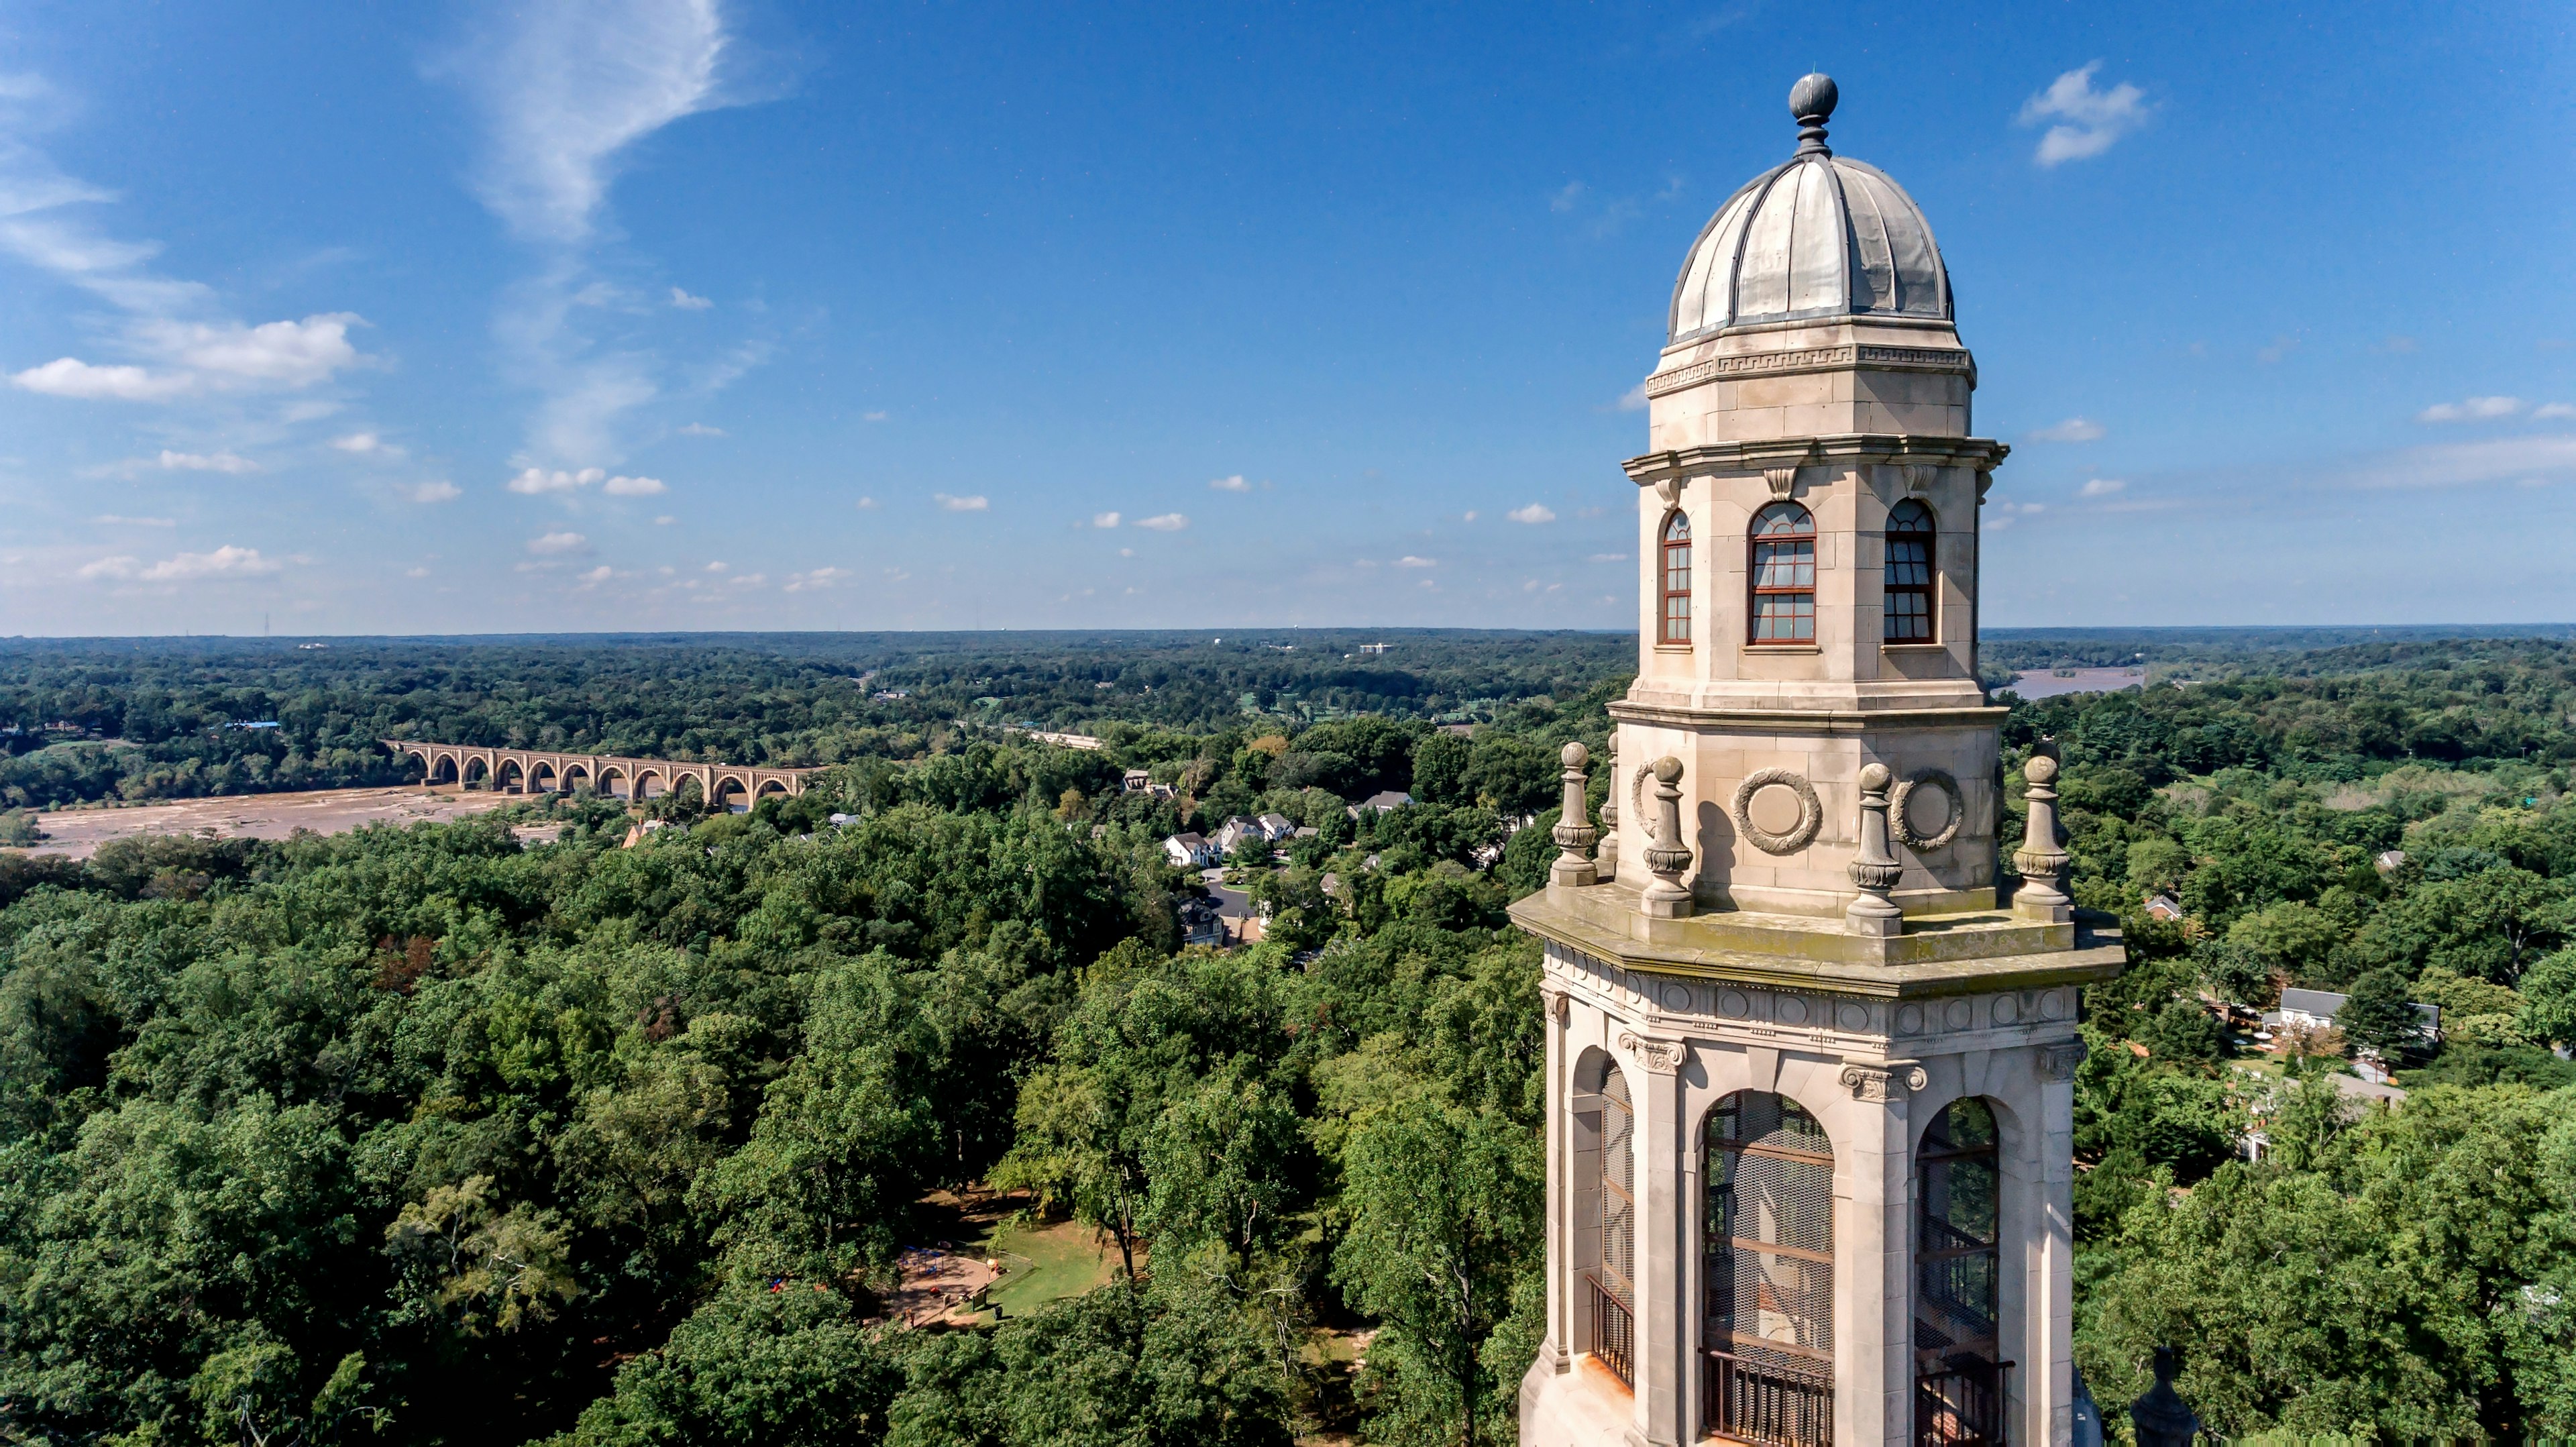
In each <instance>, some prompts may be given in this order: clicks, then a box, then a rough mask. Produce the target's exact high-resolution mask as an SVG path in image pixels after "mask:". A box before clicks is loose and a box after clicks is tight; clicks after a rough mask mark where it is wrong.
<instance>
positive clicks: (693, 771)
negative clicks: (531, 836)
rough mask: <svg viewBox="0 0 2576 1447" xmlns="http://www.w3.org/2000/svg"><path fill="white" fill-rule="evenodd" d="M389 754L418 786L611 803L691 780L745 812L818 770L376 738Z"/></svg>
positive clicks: (715, 799) (800, 785) (801, 786)
mask: <svg viewBox="0 0 2576 1447" xmlns="http://www.w3.org/2000/svg"><path fill="white" fill-rule="evenodd" d="M377 742H379V743H381V744H383V745H384V746H385V747H386V748H388V749H391V750H392V751H393V752H394V753H395V754H397V755H401V756H407V757H410V758H415V759H418V760H420V763H421V769H422V771H423V781H424V782H426V783H431V784H455V785H459V786H462V787H466V788H475V787H481V788H486V789H494V790H499V791H501V792H504V793H528V794H544V793H558V792H569V791H571V790H573V789H576V788H579V787H582V786H583V785H588V786H589V787H590V788H591V789H593V790H595V791H597V792H598V793H601V794H606V795H609V796H611V797H613V798H619V799H650V798H654V797H656V796H658V795H662V794H667V793H670V792H671V791H672V790H674V789H677V788H679V787H680V785H681V784H683V783H685V782H687V781H690V780H695V781H696V782H697V785H698V790H699V792H700V794H701V795H703V796H704V797H705V798H706V800H707V802H709V803H711V804H721V805H726V806H728V807H740V808H749V807H750V806H751V805H753V804H756V803H758V802H759V801H760V799H761V797H762V796H763V795H767V794H785V795H791V796H792V795H796V794H802V793H804V792H805V779H806V776H807V775H809V774H815V773H820V772H821V770H819V769H812V768H804V769H760V768H752V767H749V766H746V765H742V764H682V763H674V762H672V761H670V760H668V759H629V758H621V757H618V756H615V755H611V754H564V753H548V752H545V751H543V750H538V749H487V748H477V747H475V746H474V745H472V744H433V743H423V742H420V741H418V740H415V739H379V740H377Z"/></svg>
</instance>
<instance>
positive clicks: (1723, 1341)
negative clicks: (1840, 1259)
mask: <svg viewBox="0 0 2576 1447" xmlns="http://www.w3.org/2000/svg"><path fill="white" fill-rule="evenodd" d="M1702 1150H1703V1153H1704V1155H1703V1160H1702V1170H1703V1177H1702V1178H1703V1179H1704V1180H1706V1181H1707V1183H1708V1199H1707V1200H1706V1201H1705V1202H1703V1203H1702V1206H1701V1214H1700V1232H1701V1256H1702V1266H1701V1272H1700V1279H1701V1280H1702V1282H1703V1283H1705V1286H1706V1296H1707V1301H1706V1305H1705V1309H1704V1313H1703V1317H1704V1319H1703V1321H1702V1323H1701V1341H1702V1343H1703V1347H1704V1350H1705V1353H1706V1363H1705V1366H1704V1368H1703V1371H1702V1374H1701V1394H1702V1396H1701V1401H1702V1425H1703V1426H1704V1427H1706V1428H1707V1429H1709V1430H1711V1431H1714V1432H1716V1433H1718V1434H1720V1435H1722V1436H1726V1437H1732V1438H1735V1439H1737V1440H1739V1441H1747V1442H1765V1443H1784V1444H1793V1447H1794V1444H1804V1443H1828V1442H1831V1441H1832V1440H1833V1422H1834V1148H1833V1145H1832V1143H1831V1142H1830V1141H1828V1140H1827V1139H1826V1138H1825V1131H1824V1127H1823V1126H1821V1125H1818V1124H1817V1123H1816V1118H1815V1117H1814V1116H1811V1115H1809V1114H1807V1112H1806V1111H1804V1110H1802V1109H1800V1108H1799V1106H1798V1103H1797V1102H1796V1101H1793V1100H1789V1099H1787V1098H1786V1097H1783V1096H1778V1095H1772V1094H1770V1093H1768V1092H1765V1091H1758V1090H1745V1091H1738V1092H1736V1093H1735V1094H1733V1095H1730V1096H1728V1097H1726V1098H1725V1099H1724V1100H1721V1101H1719V1102H1718V1103H1717V1108H1716V1109H1714V1110H1712V1111H1710V1112H1709V1116H1708V1126H1707V1129H1706V1131H1705V1132H1704V1136H1703V1140H1702Z"/></svg>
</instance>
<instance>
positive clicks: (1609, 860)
mask: <svg viewBox="0 0 2576 1447" xmlns="http://www.w3.org/2000/svg"><path fill="white" fill-rule="evenodd" d="M1592 877H1593V878H1595V879H1598V880H1601V881H1602V882H1604V883H1607V882H1609V881H1610V880H1613V879H1616V878H1618V877H1619V731H1618V730H1617V729H1615V728H1614V729H1612V730H1611V731H1610V792H1609V794H1608V795H1607V796H1605V797H1604V798H1603V799H1602V800H1601V847H1600V848H1598V849H1596V850H1594V851H1592Z"/></svg>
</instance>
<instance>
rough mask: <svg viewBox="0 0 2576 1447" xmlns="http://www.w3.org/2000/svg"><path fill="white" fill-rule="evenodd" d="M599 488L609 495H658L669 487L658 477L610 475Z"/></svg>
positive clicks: (668, 489) (667, 490)
mask: <svg viewBox="0 0 2576 1447" xmlns="http://www.w3.org/2000/svg"><path fill="white" fill-rule="evenodd" d="M599 490H600V491H601V492H604V493H606V494H608V495H609V496H610V497H659V496H661V495H662V494H663V493H666V492H669V491H670V490H671V489H670V488H669V487H668V486H667V485H666V484H664V483H663V481H662V479H660V478H658V477H612V478H610V479H609V480H608V481H606V482H603V483H601V484H600V485H599Z"/></svg>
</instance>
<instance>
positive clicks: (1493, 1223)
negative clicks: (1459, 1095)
mask: <svg viewBox="0 0 2576 1447" xmlns="http://www.w3.org/2000/svg"><path fill="white" fill-rule="evenodd" d="M1342 1170H1343V1195H1342V1209H1343V1211H1344V1212H1345V1214H1346V1215H1347V1218H1348V1220H1349V1228H1348V1231H1347V1233H1346V1234H1345V1235H1344V1236H1343V1238H1342V1240H1341V1242H1340V1244H1339V1245H1338V1246H1337V1247H1336V1248H1335V1250H1334V1253H1333V1275H1334V1278H1335V1279H1336V1280H1337V1281H1339V1282H1340V1283H1341V1284H1342V1287H1343V1289H1344V1290H1345V1291H1347V1292H1349V1293H1350V1294H1351V1298H1352V1300H1353V1301H1354V1302H1356V1303H1357V1304H1358V1305H1359V1307H1360V1309H1361V1310H1363V1311H1366V1312H1368V1313H1369V1314H1370V1315H1371V1316H1374V1317H1376V1318H1378V1319H1379V1320H1381V1321H1383V1322H1384V1323H1385V1324H1386V1325H1385V1329H1384V1331H1383V1332H1382V1333H1381V1335H1380V1336H1379V1338H1378V1342H1377V1344H1376V1345H1375V1346H1373V1347H1372V1349H1371V1359H1372V1363H1373V1365H1374V1366H1375V1367H1376V1370H1377V1371H1378V1374H1379V1376H1380V1377H1381V1378H1382V1379H1383V1380H1385V1381H1386V1382H1387V1383H1388V1384H1389V1388H1390V1390H1389V1391H1388V1393H1387V1395H1388V1397H1389V1398H1390V1400H1388V1401H1387V1403H1386V1404H1385V1405H1384V1406H1383V1407H1381V1409H1380V1411H1379V1413H1378V1423H1377V1425H1378V1430H1379V1432H1380V1433H1381V1434H1382V1440H1389V1441H1397V1442H1406V1443H1412V1442H1421V1443H1457V1444H1460V1447H1476V1444H1478V1443H1482V1442H1494V1441H1503V1440H1507V1438H1508V1434H1509V1432H1510V1427H1509V1425H1508V1422H1507V1421H1504V1422H1497V1421H1496V1420H1495V1418H1496V1403H1495V1401H1494V1398H1495V1396H1496V1391H1495V1389H1496V1387H1497V1385H1498V1384H1497V1382H1496V1381H1495V1380H1494V1374H1493V1370H1492V1368H1491V1367H1490V1366H1489V1365H1488V1363H1487V1362H1486V1360H1485V1358H1484V1356H1483V1354H1482V1349H1483V1347H1484V1345H1485V1342H1486V1339H1487V1338H1488V1337H1489V1336H1491V1335H1492V1333H1493V1331H1494V1329H1495V1327H1496V1326H1498V1325H1499V1324H1500V1323H1501V1322H1502V1321H1503V1319H1504V1318H1505V1317H1506V1316H1507V1315H1508V1314H1509V1313H1510V1310H1511V1304H1512V1292H1513V1285H1514V1282H1515V1280H1516V1279H1517V1277H1518V1276H1519V1274H1520V1273H1521V1272H1523V1271H1525V1270H1529V1269H1531V1268H1532V1265H1533V1261H1532V1257H1531V1255H1530V1253H1531V1251H1532V1250H1533V1249H1534V1247H1535V1246H1536V1244H1537V1243H1538V1242H1539V1241H1540V1240H1541V1239H1542V1237H1543V1234H1544V1232H1543V1224H1542V1221H1541V1198H1542V1196H1543V1194H1544V1192H1543V1187H1542V1185H1541V1183H1540V1180H1539V1175H1538V1172H1539V1164H1538V1146H1537V1142H1536V1141H1535V1139H1534V1138H1533V1137H1532V1136H1531V1135H1530V1133H1529V1132H1528V1131H1526V1130H1525V1129H1523V1128H1521V1127H1518V1126H1515V1125H1513V1124H1512V1123H1511V1122H1509V1121H1507V1120H1504V1119H1502V1118H1500V1117H1499V1116H1496V1115H1492V1114H1488V1113H1485V1112H1479V1111H1472V1110H1467V1109H1464V1108H1462V1107H1459V1106H1452V1105H1443V1104H1441V1103H1439V1102H1437V1101H1434V1100H1429V1099H1416V1100H1411V1101H1405V1102H1399V1103H1397V1104H1394V1105H1390V1106H1388V1107H1386V1108H1385V1109H1384V1110H1383V1111H1382V1112H1381V1113H1379V1114H1377V1115H1376V1116H1374V1117H1373V1118H1371V1119H1369V1120H1368V1121H1367V1122H1366V1123H1365V1124H1363V1125H1361V1126H1360V1128H1359V1129H1358V1131H1357V1132H1356V1133H1355V1134H1354V1135H1353V1136H1352V1137H1351V1140H1350V1144H1349V1146H1348V1147H1347V1148H1346V1149H1345V1150H1344V1152H1343V1154H1342Z"/></svg>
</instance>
